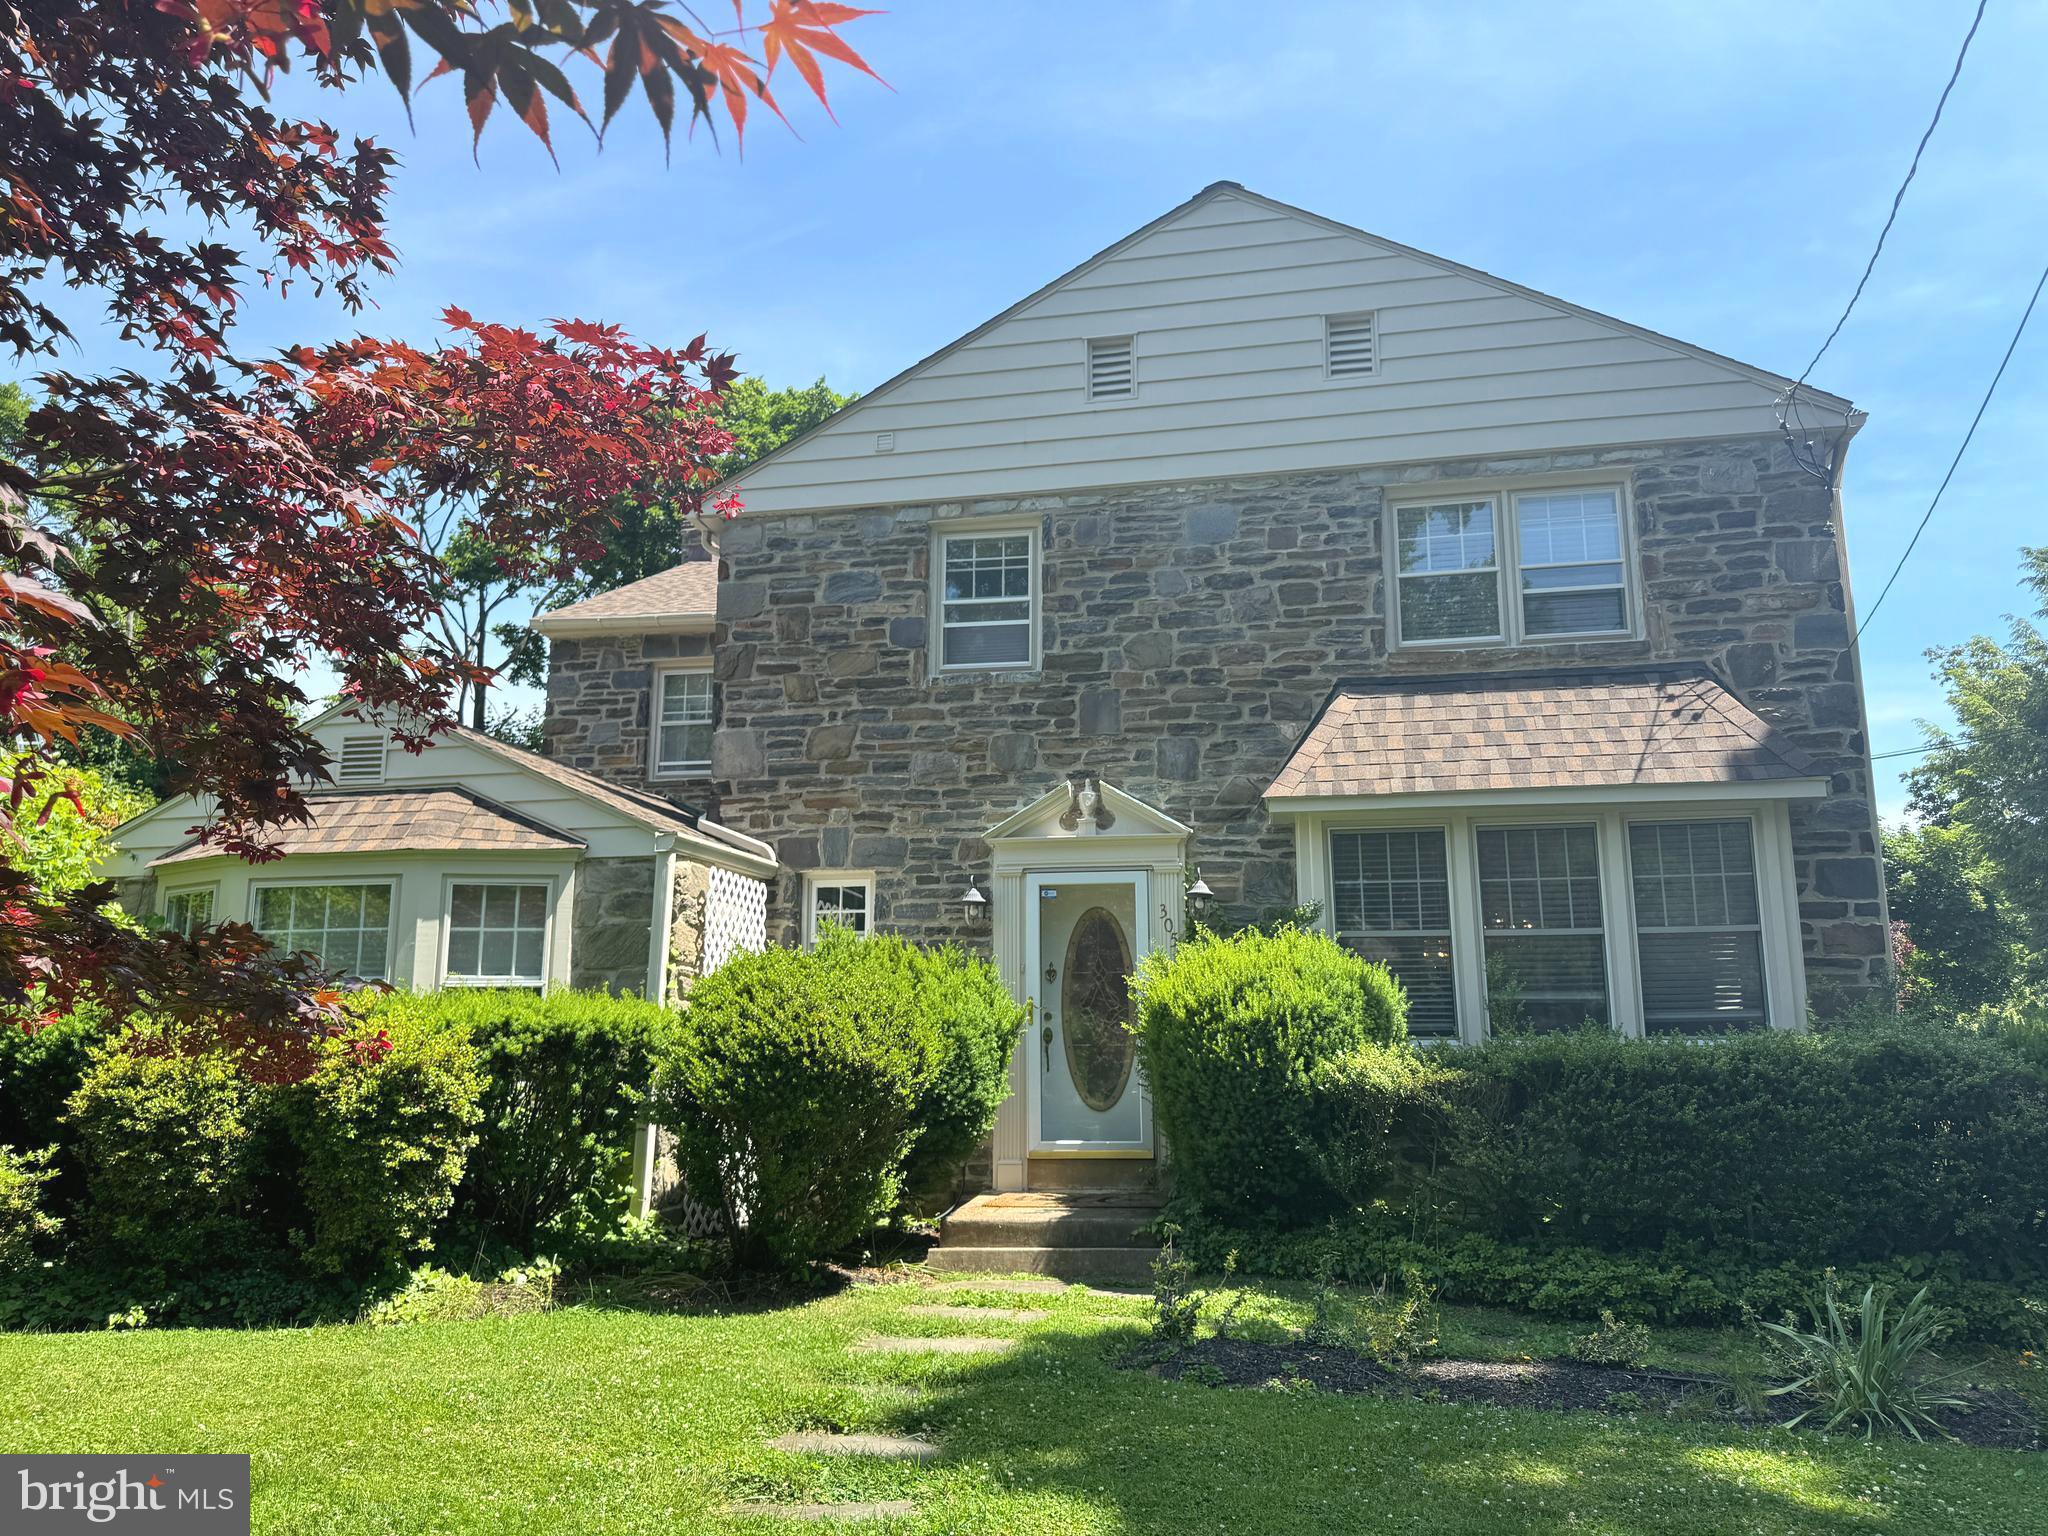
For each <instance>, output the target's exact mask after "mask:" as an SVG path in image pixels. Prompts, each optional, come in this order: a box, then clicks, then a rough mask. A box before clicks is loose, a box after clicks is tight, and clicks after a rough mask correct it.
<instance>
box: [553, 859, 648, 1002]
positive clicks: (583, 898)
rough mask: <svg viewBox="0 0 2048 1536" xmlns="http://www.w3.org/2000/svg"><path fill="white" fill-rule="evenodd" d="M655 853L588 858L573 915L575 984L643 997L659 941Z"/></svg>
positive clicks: (581, 871)
mask: <svg viewBox="0 0 2048 1536" xmlns="http://www.w3.org/2000/svg"><path fill="white" fill-rule="evenodd" d="M654 880H655V861H654V859H653V858H652V857H644V858H633V859H585V860H584V861H583V862H582V863H581V864H579V865H577V866H576V900H575V903H574V911H573V912H571V914H570V917H569V922H570V940H569V955H570V961H569V985H570V986H572V987H601V988H603V989H604V990H605V991H607V992H616V993H619V994H621V995H622V996H623V995H628V994H630V995H631V996H634V997H638V996H640V995H641V994H642V993H644V992H645V991H646V990H647V957H648V954H649V951H650V949H651V946H652V945H653V943H654Z"/></svg>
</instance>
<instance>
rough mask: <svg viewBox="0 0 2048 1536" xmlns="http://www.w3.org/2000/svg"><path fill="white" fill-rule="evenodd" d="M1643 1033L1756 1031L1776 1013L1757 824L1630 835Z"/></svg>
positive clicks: (1635, 829) (1642, 825) (1639, 827)
mask: <svg viewBox="0 0 2048 1536" xmlns="http://www.w3.org/2000/svg"><path fill="white" fill-rule="evenodd" d="M1628 852H1629V877H1630V881H1631V885H1632V889H1633V895H1634V899H1635V910H1636V945H1637V952H1638V954H1639V956H1640V958H1641V965H1642V973H1643V1026H1644V1028H1645V1029H1646V1030H1647V1031H1648V1032H1649V1033H1650V1034H1653V1035H1660V1034H1711V1033H1719V1032H1723V1031H1726V1030H1731V1029H1755V1028H1758V1027H1760V1026H1761V1025H1763V1023H1764V1022H1765V1020H1766V1018H1767V1016H1768V1014H1767V1009H1766V1005H1765V993H1764V955H1763V921H1762V913H1761V910H1760V907H1759V903H1758V900H1757V878H1756V850H1755V846H1754V843H1753V841H1752V838H1751V833H1750V824H1749V823H1748V822H1747V821H1737V820H1729V821H1660V822H1639V823H1637V824H1635V825H1633V826H1631V827H1630V828H1629V829H1628Z"/></svg>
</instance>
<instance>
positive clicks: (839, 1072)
mask: <svg viewBox="0 0 2048 1536" xmlns="http://www.w3.org/2000/svg"><path fill="white" fill-rule="evenodd" d="M918 969H919V966H918V961H917V957H916V952H915V951H914V950H913V948H912V946H910V945H909V944H908V943H906V942H905V941H904V940H902V939H900V938H897V937H895V936H893V935H886V934H877V935H872V936H870V937H867V938H856V937H854V936H853V935H851V934H848V933H845V932H843V931H828V932H827V933H826V934H825V936H824V937H823V938H822V939H821V940H820V941H819V943H818V946H817V948H816V949H814V950H811V951H808V952H806V951H801V950H792V949H780V948H776V949H768V950H764V951H762V952H761V953H759V954H740V955H736V956H734V957H733V958H732V959H730V960H728V961H727V962H726V963H725V964H724V965H722V966H720V967H719V968H718V969H717V970H715V971H713V972H712V973H711V974H710V975H708V976H705V977H702V978H700V979H699V980H698V981H697V983H696V984H695V985H694V986H693V987H692V988H691V991H690V996H689V1001H688V1004H687V1006H686V1007H685V1009H684V1011H683V1016H682V1024H681V1028H680V1031H679V1034H678V1038H677V1041H676V1044H675V1046H674V1048H673V1049H672V1050H671V1052H670V1053H669V1056H668V1059H667V1061H666V1063H665V1064H664V1066H663V1068H662V1070H661V1073H660V1075H659V1078H658V1081H657V1087H656V1101H657V1106H658V1108H659V1110H660V1119H661V1123H662V1124H663V1125H665V1126H667V1127H668V1128H670V1129H671V1130H672V1131H673V1132H674V1133H675V1135H676V1142H677V1156H678V1161H679V1162H680V1163H681V1165H682V1168H683V1172H684V1177H685V1179H686V1180H687V1182H688V1185H689V1187H690V1189H691V1191H692V1192H693V1193H694V1194H695V1195H696V1197H697V1198H698V1199H700V1200H715V1201H716V1202H717V1203H719V1204H720V1205H721V1206H722V1208H723V1211H724V1216H725V1224H726V1230H727V1231H728V1232H730V1233H732V1234H733V1243H734V1255H735V1257H736V1258H737V1259H738V1260H739V1261H740V1262H741V1263H743V1264H747V1265H750V1266H757V1267H771V1268H777V1269H781V1270H785V1271H792V1272H794V1271H800V1270H801V1269H802V1268H803V1267H804V1266H805V1265H807V1264H808V1263H809V1262H811V1261H812V1260H814V1259H818V1258H822V1257H825V1256H828V1255H830V1254H833V1253H835V1252H838V1251H840V1250H841V1249H843V1248H845V1247H847V1246H848V1245H850V1244H852V1243H854V1242H855V1241H857V1240H858V1239H859V1238H861V1237H863V1236H865V1235H866V1234H867V1233H868V1232H869V1231H871V1230H872V1229H873V1227H874V1225H875V1223H876V1222H878V1221H879V1220H880V1219H881V1218H882V1217H884V1216H885V1215H887V1214H888V1212H889V1211H890V1210H891V1209H892V1208H893V1206H894V1205H895V1203H896V1199H897V1195H898V1192H899V1190H900V1188H901V1181H902V1175H903V1168H904V1164H905V1161H906V1160H907V1158H908V1156H909V1154H910V1151H911V1149H912V1147H913V1145H914V1144H915V1142H916V1140H917V1136H918V1133H919V1130H920V1123H919V1119H918V1113H919V1109H920V1107H921V1106H922V1105H924V1104H925V1103H926V1101H927V1098H928V1096H929V1095H930V1094H931V1092H932V1088H933V1084H934V1083H935V1082H936V1081H937V1080H938V1077H939V1074H940V1072H941V1070H942V1068H943V1067H944V1065H945V1063H946V1059H947V1052H948V1042H947V1041H946V1039H945V1038H944V1037H943V1035H942V1034H941V1032H940V1030H939V1029H938V1028H937V1027H936V1026H935V1024H934V1023H933V1021H932V1018H931V1015H930V1013H929V1011H928V1010H927V1009H925V1008H924V1007H922V1006H921V1005H920V1004H919V1001H918V998H917V995H916V991H917V989H916V978H917V975H918Z"/></svg>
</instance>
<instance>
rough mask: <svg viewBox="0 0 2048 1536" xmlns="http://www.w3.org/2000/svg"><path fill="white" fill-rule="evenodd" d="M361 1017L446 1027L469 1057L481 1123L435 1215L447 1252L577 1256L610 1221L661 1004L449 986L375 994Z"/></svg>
mask: <svg viewBox="0 0 2048 1536" xmlns="http://www.w3.org/2000/svg"><path fill="white" fill-rule="evenodd" d="M366 1017H367V1018H368V1019H369V1020H370V1021H371V1022H372V1023H376V1024H381V1025H384V1026H386V1027H389V1028H393V1029H396V1028H397V1027H398V1025H399V1024H400V1023H401V1021H403V1022H407V1023H411V1024H415V1025H417V1026H420V1027H426V1028H432V1029H437V1030H442V1031H445V1032H452V1033H456V1034H459V1035H461V1036H462V1037H464V1038H466V1039H467V1040H468V1041H469V1042H470V1044H471V1045H473V1046H474V1047H475V1048H476V1051H477V1053H478V1056H479V1060H480V1066H481V1071H482V1078H483V1085H482V1097H481V1100H480V1108H481V1110H482V1119H481V1122H480V1123H479V1126H478V1141H477V1145H476V1148H475V1150H474V1151H473V1152H471V1154H470V1156H469V1163H468V1170H467V1172H466V1173H465V1175H464V1177H463V1180H462V1183H461V1185H460V1187H459V1188H458V1189H457V1191H456V1196H455V1204H454V1209H453V1211H452V1212H451V1214H450V1216H449V1218H448V1220H447V1221H446V1222H445V1223H444V1225H443V1240H442V1243H441V1247H442V1249H443V1251H444V1253H445V1254H446V1255H447V1256H448V1257H449V1258H450V1259H453V1260H458V1261H462V1262H468V1261H470V1260H471V1259H473V1258H481V1257H485V1256H488V1257H490V1258H492V1259H496V1258H498V1257H503V1256H521V1257H524V1256H530V1255H533V1254H536V1253H543V1252H547V1253H554V1254H557V1255H568V1254H576V1253H581V1252H583V1251H584V1250H585V1249H586V1248H588V1247H589V1245H590V1244H592V1243H595V1242H600V1241H602V1240H603V1237H604V1235H605V1234H606V1233H609V1232H610V1231H612V1230H613V1229H614V1228H616V1227H617V1225H618V1223H619V1220H620V1218H621V1217H622V1216H624V1215H625V1213H626V1206H627V1202H628V1199H629V1197H630V1195H631V1192H632V1179H631V1172H632V1170H631V1162H632V1151H633V1135H634V1132H635V1131H636V1130H637V1129H638V1128H639V1127H640V1126H641V1125H643V1124H645V1123H646V1122H647V1120H648V1118H649V1117H650V1114H651V1107H650V1100H649V1092H650V1090H651V1088H652V1086H653V1082H654V1072H655V1067H656V1064H657V1063H658V1062H659V1061H660V1060H661V1057H662V1055H663V1053H664V1051H665V1049H666V1048H667V1045H668V1043H669V1042H670V1041H671V1040H672V1039H673V1037H674V1034H675V1031H676V1027H677V1026H676V1016H675V1014H674V1013H673V1012H671V1011H670V1010H669V1009H666V1008H663V1007H661V1006H660V1005H658V1004H655V1003H649V1002H643V1001H642V1000H640V999H639V998H633V997H614V996H612V995H610V994H609V993H604V992H572V991H567V990H558V991H551V992H547V993H533V992H500V991H488V990H481V989H468V988H450V989H449V990H447V991H443V992H432V993H424V994H414V993H387V994H384V995H382V996H380V997H378V998H376V999H374V1000H373V1001H372V1002H371V1003H370V1005H369V1008H368V1011H367V1015H366Z"/></svg>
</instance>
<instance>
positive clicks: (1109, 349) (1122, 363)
mask: <svg viewBox="0 0 2048 1536" xmlns="http://www.w3.org/2000/svg"><path fill="white" fill-rule="evenodd" d="M1137 392H1138V376H1137V369H1136V367H1135V365H1134V364H1133V362H1132V347H1131V338H1130V337H1128V336H1097V337H1095V338H1093V339H1092V340H1091V341H1090V342H1089V343H1088V398H1089V399H1090V400H1128V399H1130V398H1131V397H1132V396H1133V395H1135V394H1136V393H1137Z"/></svg>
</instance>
